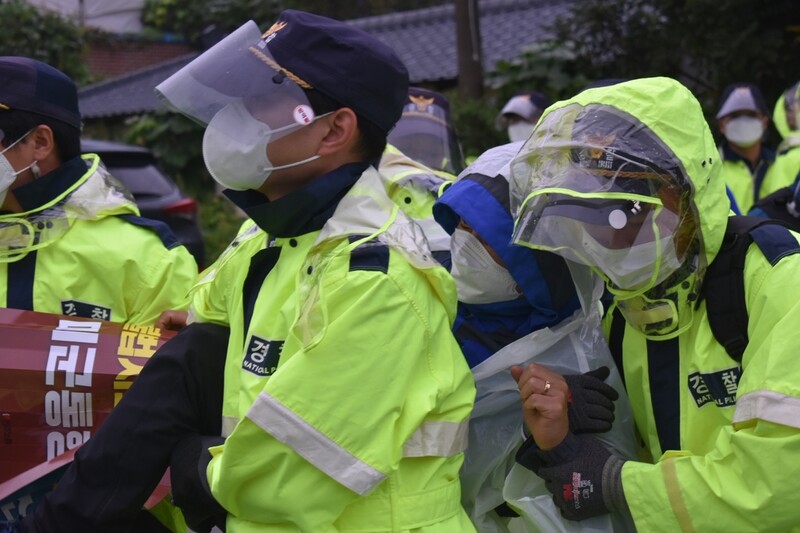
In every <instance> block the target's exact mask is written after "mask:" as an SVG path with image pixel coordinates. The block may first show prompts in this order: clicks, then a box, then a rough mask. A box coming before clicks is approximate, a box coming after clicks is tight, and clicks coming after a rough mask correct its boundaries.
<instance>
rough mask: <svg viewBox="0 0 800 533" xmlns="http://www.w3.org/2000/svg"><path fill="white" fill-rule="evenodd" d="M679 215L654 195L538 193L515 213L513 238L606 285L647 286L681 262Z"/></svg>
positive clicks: (651, 285) (635, 287)
mask: <svg viewBox="0 0 800 533" xmlns="http://www.w3.org/2000/svg"><path fill="white" fill-rule="evenodd" d="M679 222H680V218H679V217H678V215H677V214H676V213H674V212H672V211H670V210H668V209H665V208H664V206H663V205H662V204H661V202H660V201H658V200H657V199H655V200H654V199H650V200H647V201H646V200H645V199H643V198H631V199H628V200H624V199H616V198H614V199H608V198H602V197H600V198H588V197H585V196H571V195H569V194H563V193H559V192H542V193H539V194H536V195H534V196H533V197H531V198H530V199H529V201H528V202H526V204H525V206H524V207H523V209H522V211H521V212H520V215H519V219H518V223H517V228H516V230H515V232H514V235H513V241H514V242H515V243H517V244H522V245H525V246H529V247H531V248H536V249H541V250H547V251H550V252H554V253H556V254H558V255H560V256H562V257H564V258H565V259H568V260H570V261H575V262H577V263H580V264H583V265H587V266H590V267H592V268H593V269H595V271H596V272H597V273H598V274H599V275H600V276H602V277H603V278H604V279H605V280H607V281H609V282H610V283H611V284H612V288H618V289H621V290H642V289H647V288H650V287H653V286H655V285H657V284H658V283H660V282H661V281H663V280H664V279H666V277H668V276H669V275H670V274H672V273H673V272H675V271H676V270H677V269H678V268H679V267H680V265H681V264H682V259H683V258H681V257H678V252H677V250H676V247H675V243H674V235H675V233H676V232H677V228H678V224H679Z"/></svg>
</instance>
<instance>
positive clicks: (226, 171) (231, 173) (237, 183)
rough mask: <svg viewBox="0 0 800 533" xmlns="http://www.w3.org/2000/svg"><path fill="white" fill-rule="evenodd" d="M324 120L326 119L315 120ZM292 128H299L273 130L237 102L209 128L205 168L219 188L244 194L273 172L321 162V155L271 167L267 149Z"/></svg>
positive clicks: (204, 136)
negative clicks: (280, 134) (274, 137)
mask: <svg viewBox="0 0 800 533" xmlns="http://www.w3.org/2000/svg"><path fill="white" fill-rule="evenodd" d="M322 116H325V115H320V116H319V117H316V118H315V119H314V120H316V119H317V118H320V117H322ZM289 128H294V129H296V128H298V126H297V125H296V124H291V125H289V126H285V127H283V128H277V129H275V130H273V129H272V128H270V127H269V126H268V125H266V124H265V123H263V122H261V121H260V120H257V119H256V118H254V117H253V116H252V115H251V114H250V112H249V111H248V110H247V108H246V107H245V106H244V103H243V102H242V101H241V100H237V101H235V102H233V103H231V104H229V105H227V106H225V107H223V108H222V109H221V110H220V111H219V112H217V114H216V115H214V118H212V119H211V122H209V124H208V127H207V128H206V131H205V134H204V135H203V160H204V161H205V163H206V168H208V171H209V173H211V176H212V177H213V178H214V179H215V180H216V181H217V182H218V183H219V184H220V185H222V186H224V187H227V188H229V189H233V190H236V191H244V190H247V189H258V188H259V187H261V186H262V185H263V184H264V182H265V181H267V178H269V176H270V174H272V171H274V170H280V169H284V168H291V167H296V166H298V165H302V164H305V163H308V162H311V161H314V160H315V159H319V155H313V156H311V157H308V158H306V159H303V160H302V161H297V162H294V163H289V164H286V165H280V166H277V167H276V166H273V165H272V163H271V162H270V160H269V158H268V157H267V145H268V144H269V142H270V139H271V138H272V136H273V135H274V134H275V133H278V132H281V131H284V130H286V129H289ZM228 132H231V133H233V134H234V135H235V136H236V137H235V138H234V137H232V136H231V135H230V134H229V133H228ZM242 139H244V140H242Z"/></svg>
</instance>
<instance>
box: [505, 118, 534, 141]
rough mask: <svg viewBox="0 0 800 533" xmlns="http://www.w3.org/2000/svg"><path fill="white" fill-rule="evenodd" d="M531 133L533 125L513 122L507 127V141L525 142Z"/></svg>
mask: <svg viewBox="0 0 800 533" xmlns="http://www.w3.org/2000/svg"><path fill="white" fill-rule="evenodd" d="M532 131H533V124H531V123H530V122H523V121H520V122H515V123H514V124H511V125H510V126H509V127H508V139H509V140H510V141H511V142H512V143H515V142H517V141H527V140H528V137H530V136H531V132H532Z"/></svg>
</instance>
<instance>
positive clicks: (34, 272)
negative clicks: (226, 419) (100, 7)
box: [0, 56, 197, 324]
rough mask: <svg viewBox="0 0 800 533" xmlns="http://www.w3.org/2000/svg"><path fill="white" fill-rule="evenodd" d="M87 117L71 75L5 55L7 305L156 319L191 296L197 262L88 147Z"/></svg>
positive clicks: (1, 208) (3, 293)
mask: <svg viewBox="0 0 800 533" xmlns="http://www.w3.org/2000/svg"><path fill="white" fill-rule="evenodd" d="M80 127H81V119H80V113H79V111H78V99H77V90H76V87H75V84H74V83H73V82H72V80H71V79H69V78H68V77H67V76H66V75H64V74H63V73H62V72H60V71H59V70H57V69H55V68H53V67H51V66H49V65H47V64H45V63H42V62H40V61H36V60H34V59H29V58H25V57H10V56H5V57H0V148H1V149H2V152H1V153H0V306H3V307H11V308H15V309H26V310H32V311H42V312H47V313H58V314H64V315H71V316H80V317H86V318H95V319H102V320H110V321H113V322H134V323H139V324H152V323H153V322H154V321H155V319H156V318H157V317H158V315H159V313H160V312H161V311H163V310H164V309H169V308H174V307H185V306H186V305H187V304H188V300H187V293H188V289H189V288H190V287H191V286H192V283H193V282H194V280H195V278H196V276H197V266H196V264H195V262H194V260H193V258H192V256H191V255H190V254H189V252H188V251H187V250H186V249H185V248H184V247H183V246H182V245H180V243H179V242H178V241H177V240H176V239H175V237H174V236H173V235H172V233H171V232H170V231H169V228H168V227H167V226H166V225H164V224H162V223H160V222H157V221H152V220H147V219H143V218H141V217H139V210H138V208H137V207H136V204H135V203H134V202H133V201H132V200H131V197H130V194H129V193H128V192H127V191H126V190H125V189H124V187H123V186H122V185H121V184H120V183H119V182H118V181H116V180H115V179H114V178H112V177H111V176H110V175H109V174H108V173H107V172H106V171H105V169H104V168H103V166H102V164H101V162H100V160H99V158H98V156H96V155H85V156H83V157H81V154H80Z"/></svg>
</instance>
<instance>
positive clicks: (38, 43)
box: [0, 0, 89, 85]
mask: <svg viewBox="0 0 800 533" xmlns="http://www.w3.org/2000/svg"><path fill="white" fill-rule="evenodd" d="M0 20H2V21H3V31H0V55H19V56H27V57H32V58H34V59H38V60H40V61H43V62H45V63H48V64H50V65H52V66H54V67H56V68H58V69H59V70H61V71H63V72H64V73H66V74H67V75H68V76H70V77H71V78H72V79H73V80H75V82H76V83H78V84H79V85H80V84H82V83H85V82H87V81H89V71H88V70H87V68H86V64H85V63H84V61H83V44H84V39H83V35H82V32H81V30H80V29H79V28H78V27H77V26H76V25H75V24H73V23H72V22H70V21H69V20H67V19H65V18H63V17H61V16H59V15H58V14H56V13H52V12H48V11H44V10H43V11H41V12H40V11H38V10H37V9H36V8H35V7H33V6H32V5H30V4H28V3H27V2H25V1H23V0H11V1H9V2H0Z"/></svg>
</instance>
